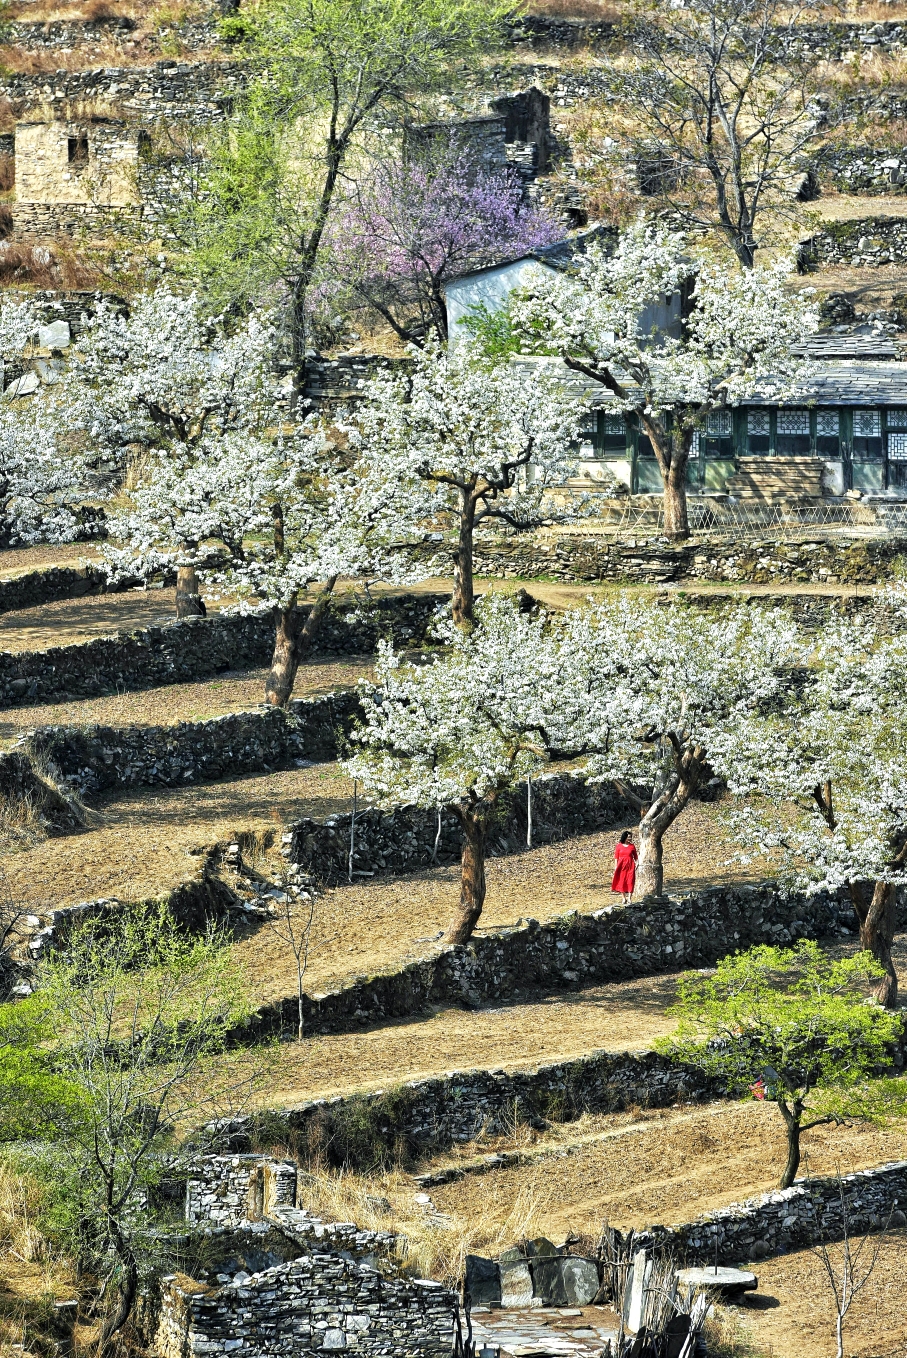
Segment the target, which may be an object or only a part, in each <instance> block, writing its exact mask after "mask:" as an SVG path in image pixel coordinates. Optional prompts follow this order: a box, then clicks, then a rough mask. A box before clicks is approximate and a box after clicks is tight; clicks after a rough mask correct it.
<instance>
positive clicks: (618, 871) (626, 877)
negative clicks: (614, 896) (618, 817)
mask: <svg viewBox="0 0 907 1358" xmlns="http://www.w3.org/2000/svg"><path fill="white" fill-rule="evenodd" d="M638 857H639V855H638V854H637V852H636V845H635V844H634V843H633V831H632V830H624V832H623V834H622V835H621V837H620V839H619V840H618V841H617V843H616V844H615V846H614V860H615V863H616V865H617V866H616V867H615V869H614V876H613V877H612V878H611V890H612V891H619V892H620V893H621V895H622V896H623V898H624V899H623V904H624V905H629V904H630V901H631V900H632V898H633V888H634V887H635V885H636V860H637V858H638Z"/></svg>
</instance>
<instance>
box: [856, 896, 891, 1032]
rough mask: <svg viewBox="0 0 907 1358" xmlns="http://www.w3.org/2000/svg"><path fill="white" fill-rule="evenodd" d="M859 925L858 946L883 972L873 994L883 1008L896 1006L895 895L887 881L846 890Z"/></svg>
mask: <svg viewBox="0 0 907 1358" xmlns="http://www.w3.org/2000/svg"><path fill="white" fill-rule="evenodd" d="M850 897H851V900H852V901H853V908H854V913H855V915H856V917H857V923H858V924H859V926H860V946H861V947H862V948H866V949H867V950H868V951H869V952H871V953H872V955H873V957H874V958H875V959H876V961H877V962H878V963H879V965H880V966H881V967H883V968H884V970H885V975H884V976H883V978H882V980H881V981H880V982H879V984H878V986H877V987H876V989H875V991H874V992H873V993H874V995H875V998H876V999H877V1000H878V1001H879V1003H880V1004H883V1005H884V1006H885V1008H886V1009H897V1007H898V974H897V971H896V970H895V966H894V961H893V960H892V956H891V948H892V944H893V943H894V930H895V923H896V921H895V896H894V887H893V885H892V884H891V882H875V883H870V882H854V883H853V885H852V886H851V888H850Z"/></svg>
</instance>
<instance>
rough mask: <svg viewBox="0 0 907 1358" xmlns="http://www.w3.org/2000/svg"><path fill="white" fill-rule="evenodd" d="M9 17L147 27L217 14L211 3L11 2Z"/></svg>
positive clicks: (192, 0) (142, 0)
mask: <svg viewBox="0 0 907 1358" xmlns="http://www.w3.org/2000/svg"><path fill="white" fill-rule="evenodd" d="M7 13H8V17H9V18H11V19H21V20H23V21H24V22H38V21H40V22H41V23H54V22H57V21H59V20H64V19H87V20H92V21H94V22H100V21H102V20H105V19H134V20H136V21H138V22H140V23H142V24H143V25H144V26H149V27H150V26H154V27H157V26H159V25H163V24H172V23H179V22H187V21H190V20H192V19H202V18H205V17H206V16H208V15H210V14H214V13H216V7H215V6H214V5H213V4H212V3H210V0H181V3H173V0H157V3H152V4H149V3H148V0H71V3H67V0H11V3H10V4H9V7H8V11H7Z"/></svg>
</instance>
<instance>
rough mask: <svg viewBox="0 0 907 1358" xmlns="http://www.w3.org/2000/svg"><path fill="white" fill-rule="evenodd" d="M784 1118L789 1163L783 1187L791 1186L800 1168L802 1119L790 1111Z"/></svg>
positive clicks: (785, 1168)
mask: <svg viewBox="0 0 907 1358" xmlns="http://www.w3.org/2000/svg"><path fill="white" fill-rule="evenodd" d="M784 1120H785V1122H786V1123H787V1164H786V1165H785V1166H784V1173H783V1174H782V1175H781V1187H782V1188H790V1186H791V1184H792V1183H793V1182H794V1179H796V1177H797V1170H798V1169H799V1168H800V1119H799V1118H798V1117H795V1116H794V1115H793V1114H792V1113H788V1114H787V1116H786V1117H785V1119H784Z"/></svg>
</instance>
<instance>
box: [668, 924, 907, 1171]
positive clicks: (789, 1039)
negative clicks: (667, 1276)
mask: <svg viewBox="0 0 907 1358" xmlns="http://www.w3.org/2000/svg"><path fill="white" fill-rule="evenodd" d="M882 974H883V973H882V969H881V967H880V966H879V964H878V963H877V962H876V961H875V959H874V958H873V957H872V955H871V954H870V953H868V952H860V953H857V954H856V955H855V956H853V957H848V958H843V959H835V958H831V957H828V956H826V954H825V953H823V952H822V950H821V949H820V948H819V947H818V945H817V944H816V943H812V942H809V941H807V940H801V941H800V942H799V943H798V944H797V945H796V946H795V947H793V948H785V949H780V948H772V947H768V946H761V947H757V948H752V949H750V951H749V952H745V953H735V954H734V955H733V956H732V957H726V958H724V959H723V960H722V961H721V962H719V964H718V967H717V969H716V970H715V973H714V974H713V975H711V976H699V975H695V976H687V977H685V978H684V979H683V980H682V981H681V983H680V987H679V997H678V1000H677V1002H676V1004H675V1005H673V1006H672V1009H671V1011H670V1012H672V1013H674V1014H676V1015H677V1017H678V1019H679V1025H678V1029H677V1032H676V1033H675V1035H674V1036H673V1037H672V1038H667V1039H664V1040H663V1041H661V1042H659V1043H658V1044H657V1046H658V1048H659V1050H660V1051H662V1052H665V1053H666V1054H669V1055H671V1056H672V1057H675V1058H676V1059H678V1060H681V1061H684V1062H687V1063H689V1064H691V1065H693V1066H696V1067H698V1069H700V1070H701V1071H703V1072H704V1073H705V1074H707V1075H711V1076H714V1077H716V1078H718V1079H720V1080H722V1081H723V1082H724V1083H725V1084H726V1085H727V1086H728V1088H729V1089H730V1090H731V1091H732V1092H737V1093H741V1094H742V1093H745V1092H747V1091H749V1093H750V1094H751V1095H752V1096H753V1097H754V1098H756V1099H759V1100H768V1101H771V1102H772V1103H775V1104H777V1106H778V1111H779V1113H780V1114H781V1117H782V1118H783V1119H784V1125H785V1128H786V1129H787V1164H786V1165H785V1167H784V1173H783V1175H782V1176H781V1187H782V1188H789V1187H790V1186H791V1184H792V1183H793V1182H794V1178H795V1177H796V1174H797V1170H798V1168H799V1166H800V1137H801V1135H802V1133H803V1132H806V1131H809V1129H810V1128H811V1127H818V1126H820V1125H822V1124H823V1123H835V1124H836V1125H838V1126H840V1125H842V1124H845V1123H847V1122H849V1121H850V1120H852V1119H855V1120H865V1121H871V1122H878V1121H884V1119H885V1118H887V1117H891V1116H896V1115H901V1114H903V1113H904V1112H905V1111H907V1080H905V1079H904V1078H896V1077H885V1076H884V1071H885V1068H886V1066H890V1065H891V1060H892V1049H893V1047H894V1045H895V1044H896V1043H897V1042H898V1040H899V1039H900V1037H901V1036H902V1034H903V1031H904V1020H903V1017H902V1016H901V1015H900V1014H893V1013H891V1012H890V1011H889V1010H886V1009H882V1008H881V1007H880V1006H879V1005H878V1004H877V1003H875V1002H874V1001H873V1000H869V999H867V997H866V990H867V987H868V986H869V984H870V983H873V982H875V981H876V980H877V979H878V978H879V977H880V976H881V975H882Z"/></svg>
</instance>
